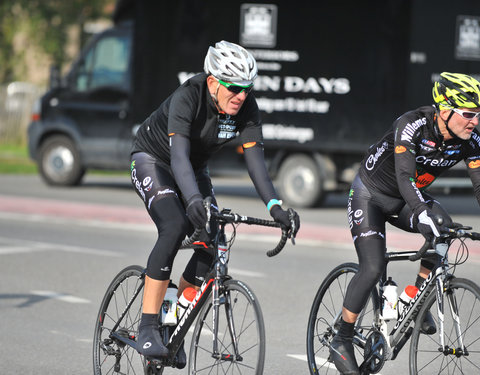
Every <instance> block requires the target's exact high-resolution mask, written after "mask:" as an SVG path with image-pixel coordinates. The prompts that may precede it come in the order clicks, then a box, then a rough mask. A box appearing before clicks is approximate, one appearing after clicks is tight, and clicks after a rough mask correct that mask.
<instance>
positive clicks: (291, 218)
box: [288, 208, 297, 245]
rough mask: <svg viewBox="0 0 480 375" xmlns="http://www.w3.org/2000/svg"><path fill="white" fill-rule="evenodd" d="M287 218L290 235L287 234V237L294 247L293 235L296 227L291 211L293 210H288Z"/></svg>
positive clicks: (293, 212)
mask: <svg viewBox="0 0 480 375" xmlns="http://www.w3.org/2000/svg"><path fill="white" fill-rule="evenodd" d="M288 218H289V220H290V234H289V237H290V239H291V241H292V244H293V245H295V236H294V235H293V233H295V230H296V229H297V227H296V225H295V211H293V209H291V208H289V209H288Z"/></svg>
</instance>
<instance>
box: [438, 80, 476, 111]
mask: <svg viewBox="0 0 480 375" xmlns="http://www.w3.org/2000/svg"><path fill="white" fill-rule="evenodd" d="M432 94H433V100H434V101H435V103H436V106H437V108H439V109H440V110H443V109H452V108H478V107H480V82H478V81H477V80H476V79H475V78H473V77H470V76H468V75H466V74H461V73H448V72H443V73H441V74H440V79H439V80H438V81H437V82H435V85H434V86H433V90H432Z"/></svg>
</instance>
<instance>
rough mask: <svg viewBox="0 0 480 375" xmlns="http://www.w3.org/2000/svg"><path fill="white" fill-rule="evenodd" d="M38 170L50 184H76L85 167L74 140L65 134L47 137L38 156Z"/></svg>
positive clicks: (79, 180)
mask: <svg viewBox="0 0 480 375" xmlns="http://www.w3.org/2000/svg"><path fill="white" fill-rule="evenodd" d="M38 170H39V172H40V175H41V176H42V178H43V180H44V181H45V182H46V183H47V184H48V185H54V186H75V185H78V184H79V183H80V182H81V180H82V178H83V175H84V174H85V168H83V166H82V164H81V161H80V153H79V152H78V150H77V148H76V146H75V144H74V143H73V141H72V140H71V139H70V138H68V137H66V136H64V135H55V136H52V137H50V138H47V139H46V140H45V141H44V142H43V143H42V145H41V147H40V150H39V157H38Z"/></svg>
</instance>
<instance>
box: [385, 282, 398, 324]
mask: <svg viewBox="0 0 480 375" xmlns="http://www.w3.org/2000/svg"><path fill="white" fill-rule="evenodd" d="M397 302H398V294H397V284H396V283H395V281H393V280H392V278H391V277H389V278H388V280H387V281H386V282H385V284H383V312H382V316H383V319H385V320H390V319H396V318H397V316H398V313H397Z"/></svg>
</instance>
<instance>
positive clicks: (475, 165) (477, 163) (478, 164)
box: [468, 160, 480, 169]
mask: <svg viewBox="0 0 480 375" xmlns="http://www.w3.org/2000/svg"><path fill="white" fill-rule="evenodd" d="M468 167H469V168H472V169H476V168H478V167H480V160H475V161H471V162H470V163H468Z"/></svg>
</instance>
